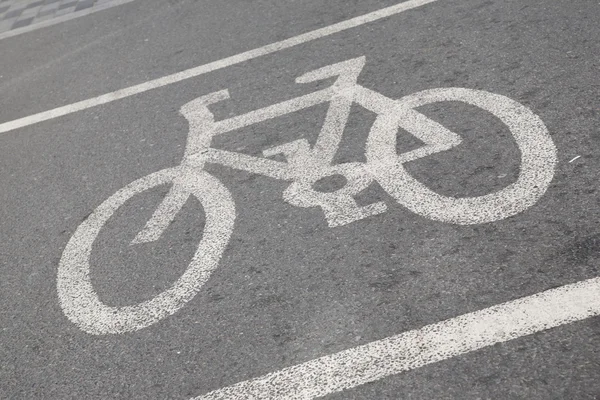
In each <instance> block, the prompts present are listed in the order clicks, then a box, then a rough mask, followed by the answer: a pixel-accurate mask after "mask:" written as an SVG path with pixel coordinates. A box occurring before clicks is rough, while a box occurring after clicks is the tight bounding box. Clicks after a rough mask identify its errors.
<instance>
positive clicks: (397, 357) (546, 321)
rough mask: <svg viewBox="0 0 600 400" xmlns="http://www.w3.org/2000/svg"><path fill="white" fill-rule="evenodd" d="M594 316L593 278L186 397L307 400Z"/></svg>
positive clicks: (597, 289) (598, 311)
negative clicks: (206, 392) (204, 393)
mask: <svg viewBox="0 0 600 400" xmlns="http://www.w3.org/2000/svg"><path fill="white" fill-rule="evenodd" d="M597 315H600V278H594V279H590V280H586V281H581V282H577V283H574V284H571V285H565V286H561V287H559V288H556V289H551V290H548V291H545V292H541V293H537V294H534V295H532V296H528V297H524V298H521V299H518V300H514V301H509V302H507V303H503V304H498V305H495V306H493V307H489V308H486V309H483V310H480V311H476V312H472V313H468V314H464V315H461V316H458V317H455V318H452V319H448V320H446V321H442V322H438V323H435V324H431V325H427V326H425V327H423V328H421V329H416V330H412V331H408V332H404V333H401V334H399V335H396V336H391V337H388V338H385V339H382V340H377V341H374V342H371V343H368V344H366V345H363V346H358V347H354V348H351V349H348V350H344V351H341V352H339V353H335V354H331V355H328V356H324V357H321V358H317V359H314V360H311V361H308V362H305V363H302V364H298V365H295V366H293V367H289V368H284V369H282V370H279V371H277V372H273V373H271V374H267V375H264V376H261V377H258V378H254V379H251V380H248V381H244V382H240V383H237V384H235V385H232V386H228V387H225V388H223V389H219V390H216V391H213V392H210V393H208V394H206V395H203V396H199V397H196V398H195V399H194V400H250V399H252V400H308V399H314V398H317V397H322V396H326V395H328V394H331V393H335V392H340V391H343V390H346V389H350V388H354V387H357V386H359V385H363V384H365V383H368V382H373V381H377V380H379V379H382V378H385V377H387V376H390V375H394V374H399V373H402V372H405V371H409V370H412V369H415V368H419V367H422V366H425V365H427V364H431V363H435V362H438V361H442V360H446V359H449V358H452V357H456V356H458V355H461V354H465V353H468V352H471V351H474V350H478V349H481V348H484V347H487V346H491V345H493V344H496V343H501V342H506V341H508V340H512V339H516V338H519V337H522V336H526V335H531V334H533V333H536V332H540V331H544V330H547V329H550V328H554V327H558V326H561V325H564V324H568V323H572V322H575V321H580V320H583V319H586V318H589V317H593V316H597Z"/></svg>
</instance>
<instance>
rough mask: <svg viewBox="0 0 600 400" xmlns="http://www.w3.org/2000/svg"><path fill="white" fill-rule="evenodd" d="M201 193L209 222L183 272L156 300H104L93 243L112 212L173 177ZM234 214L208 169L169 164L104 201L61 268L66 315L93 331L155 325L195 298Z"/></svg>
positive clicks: (60, 286)
mask: <svg viewBox="0 0 600 400" xmlns="http://www.w3.org/2000/svg"><path fill="white" fill-rule="evenodd" d="M180 177H184V179H178V181H177V182H178V184H181V185H183V186H184V187H185V189H187V190H189V192H190V195H193V196H195V197H197V198H198V200H199V201H200V203H201V204H202V207H203V208H204V212H205V214H206V224H205V227H204V232H203V235H202V240H201V241H200V244H199V246H198V249H197V251H196V253H195V255H194V257H193V259H192V261H191V263H190V265H189V266H188V268H187V269H186V271H185V272H184V273H183V274H182V275H181V277H180V278H179V279H178V280H177V281H176V282H175V283H174V284H173V285H172V286H171V287H170V288H169V289H167V290H165V291H164V292H162V293H160V294H159V295H158V296H156V297H154V298H153V299H151V300H147V301H144V302H142V303H139V304H136V305H132V306H125V307H111V306H108V305H106V304H104V303H102V301H101V300H100V299H99V297H98V295H97V294H96V292H95V290H94V288H93V286H92V283H91V281H90V255H91V252H92V245H93V242H94V241H95V240H96V237H97V236H98V234H99V232H100V230H101V229H102V227H103V226H104V224H105V223H106V222H107V221H108V219H109V218H110V217H111V216H112V215H113V213H114V212H115V211H116V210H117V209H118V208H119V207H121V206H122V205H123V204H124V203H125V202H126V201H127V200H129V199H130V198H131V197H133V196H134V195H136V194H139V193H141V192H143V191H145V190H148V189H151V188H153V187H155V186H158V185H162V184H165V183H169V182H172V181H173V180H174V179H176V178H180ZM234 219H235V205H234V203H233V200H232V198H231V195H230V194H229V191H228V190H227V189H226V188H225V187H224V186H223V184H221V183H220V182H219V181H218V180H217V179H216V178H214V177H213V176H212V175H210V174H209V173H207V172H204V171H194V173H193V174H192V173H186V172H185V170H184V169H183V168H171V169H165V170H162V171H159V172H155V173H153V174H150V175H148V176H146V177H144V178H141V179H138V180H137V181H135V182H132V183H131V184H129V185H127V186H125V187H124V188H123V189H121V190H119V191H118V192H116V193H115V194H114V195H112V196H111V197H109V198H108V199H107V200H106V201H105V202H103V203H102V204H101V205H100V206H98V208H96V210H94V212H93V213H92V214H91V215H90V216H89V217H88V218H87V219H86V220H85V221H84V222H82V223H81V225H79V227H78V228H77V230H76V231H75V233H74V234H73V236H72V237H71V240H69V243H68V244H67V246H66V248H65V251H64V252H63V256H62V258H61V261H60V265H59V268H58V280H57V286H58V296H59V300H60V305H61V307H62V309H63V311H64V313H65V315H66V316H67V317H68V318H69V319H70V320H71V321H72V322H73V323H75V324H76V325H77V326H79V327H80V328H81V329H82V330H84V331H85V332H88V333H91V334H96V335H100V334H108V333H125V332H131V331H136V330H138V329H141V328H144V327H147V326H149V325H152V324H153V323H155V322H158V321H159V320H161V319H162V318H164V317H166V316H168V315H171V314H173V313H175V312H176V311H178V310H179V309H180V308H181V307H183V306H184V305H185V304H186V303H187V302H188V301H190V300H191V299H192V298H193V297H194V296H195V295H196V293H198V291H199V290H200V288H201V287H202V286H203V285H204V283H205V282H206V281H207V280H208V278H209V277H210V274H211V272H212V271H213V270H214V269H215V268H216V267H217V266H218V263H219V260H220V259H221V256H222V254H223V252H224V251H225V247H226V246H227V243H228V242H229V238H230V236H231V232H232V230H233V223H234Z"/></svg>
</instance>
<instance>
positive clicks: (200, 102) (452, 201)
mask: <svg viewBox="0 0 600 400" xmlns="http://www.w3.org/2000/svg"><path fill="white" fill-rule="evenodd" d="M364 65H365V57H358V58H354V59H351V60H347V61H343V62H340V63H336V64H332V65H328V66H325V67H323V68H319V69H317V70H315V71H310V72H308V73H306V74H304V75H302V76H300V77H298V78H297V79H296V82H297V83H306V82H313V81H317V80H322V79H328V78H335V82H334V83H333V84H332V85H331V86H330V87H327V88H325V89H321V90H318V91H316V92H313V93H309V94H307V95H303V96H300V97H297V98H293V99H290V100H287V101H283V102H281V103H277V104H274V105H271V106H268V107H265V108H261V109H258V110H255V111H251V112H249V113H246V114H243V115H239V116H237V117H233V118H229V119H226V120H221V121H215V118H214V115H213V114H212V112H211V111H210V109H209V106H210V105H211V104H213V103H217V102H220V101H225V100H227V99H228V98H229V92H228V91H227V90H221V91H218V92H214V93H211V94H208V95H205V96H201V97H199V98H197V99H195V100H193V101H191V102H189V103H187V104H185V105H184V106H183V107H182V108H181V110H180V112H181V114H182V115H183V116H184V117H185V118H186V119H187V120H188V122H189V136H188V140H187V144H186V150H185V153H184V158H183V160H182V162H181V164H180V165H179V166H176V167H173V168H169V169H165V170H162V171H158V172H155V173H153V174H150V175H148V176H147V177H144V178H141V179H138V180H137V181H135V182H133V183H131V184H129V185H128V186H126V187H125V188H123V189H121V190H119V191H118V192H117V193H115V194H114V195H113V196H111V197H110V198H108V199H107V200H106V201H104V202H103V203H102V204H101V205H100V206H98V208H96V210H94V211H93V212H92V213H91V214H90V216H89V217H88V218H87V219H86V220H85V221H84V222H82V223H81V225H80V226H79V227H78V228H77V230H76V231H75V233H74V234H73V236H72V237H71V239H70V240H69V242H68V244H67V246H66V248H65V250H64V252H63V255H62V258H61V261H60V264H59V268H58V278H57V289H58V296H59V300H60V305H61V307H62V309H63V311H64V313H65V315H66V316H67V317H68V318H69V319H70V320H71V321H72V322H73V323H75V324H76V325H77V326H79V327H80V328H81V329H82V330H84V331H86V332H88V333H91V334H109V333H113V334H114V333H125V332H132V331H136V330H139V329H142V328H144V327H147V326H150V325H152V324H154V323H156V322H158V321H160V320H161V319H163V318H165V317H166V316H168V315H171V314H174V313H175V312H177V311H178V310H179V309H180V308H181V307H183V306H184V305H185V304H186V303H187V302H188V301H190V300H191V299H192V298H194V296H195V295H196V294H197V293H198V291H199V290H200V289H201V287H202V286H203V285H204V283H206V281H207V280H208V279H209V277H210V274H211V273H212V271H213V270H214V269H215V268H217V266H218V263H219V261H220V259H221V256H222V255H223V253H224V251H225V248H226V246H227V244H228V242H229V239H230V236H231V232H232V230H233V226H234V220H235V204H234V202H233V199H232V197H231V193H230V192H229V189H227V188H226V187H225V186H224V185H223V184H222V183H221V182H220V181H219V180H218V179H217V178H215V177H214V176H212V175H210V174H209V173H208V172H206V171H204V165H205V164H206V163H216V164H220V165H222V166H226V167H231V168H235V169H240V170H244V171H248V172H251V173H256V174H261V175H264V176H267V177H271V178H273V179H279V180H284V181H288V182H289V185H288V187H287V188H286V189H285V191H284V192H283V193H282V197H283V200H285V201H286V202H288V203H289V204H292V205H294V206H297V207H315V208H316V207H318V208H320V209H321V210H322V213H323V216H324V218H325V220H326V221H327V223H328V225H329V226H330V227H337V226H341V225H345V224H349V223H352V222H354V221H358V220H361V219H364V218H367V217H369V216H373V215H377V214H380V213H383V212H385V211H386V205H385V204H384V203H383V202H375V203H372V204H368V205H365V206H359V205H358V204H357V203H356V200H355V196H356V195H357V194H359V193H360V192H361V191H362V190H364V189H366V188H367V187H368V186H369V185H370V184H371V183H373V182H378V183H379V184H380V185H381V187H382V188H383V189H384V190H385V191H386V192H387V193H389V194H390V195H391V196H392V197H393V198H394V199H395V200H396V201H397V202H398V203H400V204H402V205H403V206H405V207H406V208H408V209H409V210H411V211H413V212H415V213H417V214H419V215H421V216H423V217H426V218H430V219H433V220H437V221H441V222H445V223H453V224H479V223H486V222H493V221H497V220H500V219H504V218H508V217H510V216H513V215H515V214H518V213H520V212H522V211H524V210H526V209H527V208H529V207H531V206H532V205H534V204H535V203H536V202H537V201H538V200H539V198H540V197H541V196H542V195H543V194H544V192H545V191H546V189H547V188H548V186H549V184H550V181H551V180H552V178H553V175H554V168H555V165H556V162H557V159H556V148H555V146H554V143H553V142H552V139H551V138H550V135H549V134H548V130H547V129H546V127H545V125H544V123H543V122H542V121H541V119H540V118H539V117H538V116H536V115H535V114H534V113H533V112H532V111H531V110H529V109H528V108H526V107H525V106H523V105H522V104H519V103H517V102H516V101H514V100H511V99H509V98H507V97H505V96H501V95H497V94H493V93H489V92H485V91H481V90H473V89H464V88H443V89H431V90H425V91H422V92H418V93H415V94H412V95H409V96H406V97H403V98H401V99H390V98H388V97H386V96H384V95H382V94H380V93H377V92H375V91H373V90H370V89H368V88H365V87H363V86H361V85H360V84H358V82H357V79H358V75H359V74H360V72H361V71H362V69H363V67H364ZM441 101H459V102H464V103H467V104H471V105H474V106H476V107H479V108H481V109H483V110H485V111H488V112H490V113H492V114H493V115H495V116H496V117H497V118H499V119H500V120H501V121H502V122H503V123H504V124H506V125H507V126H508V128H509V130H510V131H511V133H512V135H513V138H514V140H515V142H516V143H517V146H518V148H519V150H520V153H521V167H520V172H519V177H518V179H517V181H516V182H514V183H512V184H510V185H508V186H507V187H505V188H503V189H501V190H499V191H497V192H494V193H489V194H486V195H483V196H477V197H467V198H454V197H447V196H442V195H440V194H438V193H436V192H434V191H432V190H431V189H429V188H428V187H426V186H425V185H423V184H422V183H421V182H419V181H418V180H417V179H415V178H414V177H412V176H411V175H410V174H409V173H408V171H407V170H406V169H405V168H404V164H405V163H407V162H409V161H412V160H416V159H419V158H423V157H427V156H429V155H432V154H435V153H439V152H442V151H447V150H450V149H452V148H454V147H456V146H458V145H460V143H461V140H462V139H461V137H460V135H458V134H457V133H455V132H452V131H450V130H449V129H447V128H445V127H444V126H442V125H441V124H439V123H437V122H435V121H433V120H431V119H429V118H427V117H426V116H425V115H423V114H421V113H420V112H418V111H417V110H416V108H417V107H419V106H421V105H425V104H430V103H434V102H441ZM322 103H329V108H328V110H327V114H326V117H325V121H324V123H323V126H322V129H321V132H320V133H319V136H318V139H317V141H316V143H315V144H314V145H313V146H311V145H310V144H309V143H308V142H307V141H306V140H295V141H292V142H290V143H285V144H282V145H279V146H276V147H273V148H270V149H266V150H265V151H264V153H263V155H264V157H254V156H249V155H246V154H241V153H236V152H230V151H225V150H220V149H215V148H212V147H211V142H212V139H213V138H214V137H216V136H218V135H220V134H224V133H227V132H230V131H232V130H235V129H240V128H244V127H246V126H249V125H253V124H256V123H259V122H262V121H266V120H269V119H272V118H276V117H279V116H282V115H286V114H289V113H292V112H295V111H298V110H302V109H305V108H308V107H312V106H314V105H317V104H322ZM354 103H357V104H359V105H361V106H363V107H364V108H366V109H367V110H369V111H371V112H373V113H375V114H376V115H377V117H376V119H375V122H374V123H373V126H372V127H371V130H370V131H369V136H368V139H367V145H366V149H365V153H366V159H367V161H366V162H365V163H358V162H352V163H343V164H337V165H334V164H333V159H334V156H335V154H336V152H337V150H338V147H339V145H340V142H341V139H342V135H343V132H344V128H345V126H346V123H347V122H348V116H349V114H350V109H351V106H352V104H354ZM399 129H404V130H405V131H407V132H409V133H410V134H412V135H414V136H415V137H417V138H418V139H420V140H421V141H422V142H423V143H424V146H422V147H420V148H418V149H416V150H413V151H410V152H407V153H403V154H397V152H396V135H397V132H398V130H399ZM276 154H282V155H283V156H284V158H285V161H284V162H283V161H275V160H273V159H270V158H268V157H271V156H273V155H276ZM333 175H341V176H342V177H343V179H344V182H345V184H344V185H343V186H342V187H340V188H337V189H336V190H334V191H332V192H325V191H318V190H316V189H315V188H314V187H315V184H316V182H317V181H319V180H321V179H322V178H325V177H328V176H333ZM166 183H171V184H172V187H171V189H170V191H169V193H168V194H167V195H166V196H165V198H164V199H163V201H162V202H161V204H160V205H159V206H158V208H157V210H156V211H155V212H154V214H153V215H152V217H151V218H150V220H149V221H148V222H147V224H146V226H145V227H144V229H143V230H142V231H141V232H139V233H138V235H137V236H136V237H135V238H134V239H133V241H132V245H135V244H137V243H144V242H150V241H154V240H157V239H159V238H160V236H161V234H162V232H163V231H164V230H165V229H166V227H168V226H169V224H170V223H171V222H172V221H173V219H174V218H175V216H176V214H177V213H178V212H179V210H180V209H181V208H182V207H183V206H184V204H185V203H186V200H187V199H188V198H189V196H195V197H197V198H198V200H200V203H201V204H202V206H203V207H204V210H205V214H206V225H205V228H204V233H203V236H202V239H201V241H200V244H199V246H198V250H197V251H196V253H195V255H194V257H193V259H192V261H191V262H190V265H189V266H188V268H187V269H186V271H185V272H184V273H183V274H182V276H181V277H180V278H179V279H178V280H177V281H176V282H175V283H174V284H173V285H172V286H171V287H170V288H169V289H167V290H165V291H164V292H162V293H160V294H159V295H157V296H156V297H155V298H153V299H151V300H148V301H145V302H142V303H140V304H137V305H131V306H126V307H110V306H108V305H106V304H104V303H102V301H101V300H100V298H99V297H98V295H97V293H96V292H95V290H94V288H93V286H92V283H91V280H90V276H89V273H90V268H91V266H90V255H91V252H92V245H93V243H94V241H95V239H96V237H97V236H98V234H99V232H100V230H101V229H102V227H103V226H104V224H105V223H106V222H107V221H108V219H109V218H110V217H111V215H112V214H113V213H114V212H115V211H116V210H117V209H118V208H119V207H121V206H122V205H123V204H124V203H125V202H126V201H127V200H129V199H130V198H132V197H133V196H135V195H137V194H139V193H142V192H144V191H146V190H149V189H151V188H153V187H155V186H158V185H161V184H166Z"/></svg>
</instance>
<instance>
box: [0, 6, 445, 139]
mask: <svg viewBox="0 0 600 400" xmlns="http://www.w3.org/2000/svg"><path fill="white" fill-rule="evenodd" d="M435 1H438V0H409V1H405V2H403V3H400V4H396V5H394V6H391V7H386V8H382V9H380V10H377V11H373V12H370V13H368V14H364V15H361V16H359V17H355V18H351V19H348V20H346V21H342V22H338V23H336V24H333V25H329V26H326V27H324V28H319V29H316V30H314V31H310V32H307V33H303V34H301V35H298V36H294V37H291V38H289V39H285V40H282V41H279V42H275V43H271V44H268V45H266V46H262V47H258V48H256V49H253V50H249V51H246V52H243V53H239V54H236V55H234V56H231V57H226V58H223V59H221V60H217V61H213V62H210V63H208V64H204V65H200V66H197V67H194V68H190V69H186V70H185V71H181V72H177V73H175V74H171V75H167V76H163V77H162V78H158V79H154V80H151V81H147V82H144V83H140V84H139V85H134V86H130V87H127V88H124V89H120V90H117V91H114V92H110V93H106V94H103V95H100V96H97V97H92V98H91V99H87V100H82V101H78V102H76V103H72V104H68V105H66V106H62V107H58V108H54V109H52V110H48V111H43V112H41V113H37V114H33V115H30V116H27V117H23V118H19V119H16V120H13V121H9V122H5V123H3V124H0V133H5V132H9V131H12V130H15V129H18V128H23V127H25V126H29V125H33V124H37V123H38V122H42V121H47V120H50V119H53V118H58V117H62V116H63V115H68V114H72V113H75V112H77V111H82V110H87V109H88V108H92V107H96V106H99V105H102V104H107V103H110V102H112V101H115V100H119V99H124V98H126V97H129V96H133V95H136V94H139V93H144V92H147V91H148V90H152V89H156V88H160V87H163V86H167V85H170V84H172V83H176V82H181V81H183V80H186V79H189V78H193V77H196V76H200V75H203V74H206V73H209V72H212V71H216V70H219V69H223V68H227V67H229V66H231V65H235V64H239V63H242V62H245V61H248V60H252V59H253V58H258V57H261V56H264V55H267V54H271V53H275V52H277V51H280V50H284V49H289V48H290V47H294V46H297V45H299V44H303V43H307V42H310V41H313V40H316V39H319V38H322V37H325V36H329V35H333V34H334V33H338V32H342V31H345V30H347V29H351V28H355V27H357V26H360V25H364V24H367V23H369V22H373V21H377V20H380V19H382V18H386V17H389V16H392V15H395V14H399V13H401V12H404V11H407V10H411V9H413V8H417V7H420V6H422V5H425V4H428V3H433V2H435Z"/></svg>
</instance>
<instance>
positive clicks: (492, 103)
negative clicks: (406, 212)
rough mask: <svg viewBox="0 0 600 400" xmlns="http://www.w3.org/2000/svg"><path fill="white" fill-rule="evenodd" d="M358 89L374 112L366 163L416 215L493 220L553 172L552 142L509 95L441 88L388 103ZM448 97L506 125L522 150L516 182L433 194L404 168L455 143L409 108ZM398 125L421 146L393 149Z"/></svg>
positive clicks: (532, 195)
mask: <svg viewBox="0 0 600 400" xmlns="http://www.w3.org/2000/svg"><path fill="white" fill-rule="evenodd" d="M358 92H359V94H358V96H357V97H358V99H359V100H358V102H359V104H361V105H363V106H364V107H365V108H367V109H371V110H373V111H375V112H377V113H378V114H379V116H378V117H377V120H376V121H375V123H374V125H373V128H372V129H371V132H370V133H369V138H368V141H367V153H366V154H367V168H368V169H369V171H370V172H371V173H372V174H373V175H374V176H375V178H376V179H377V182H378V183H379V184H380V185H381V187H382V188H383V189H384V190H385V191H386V192H388V193H389V194H390V195H391V196H392V197H393V198H394V199H395V200H396V201H398V203H400V204H402V205H403V206H405V207H407V208H408V209H410V210H411V211H413V212H415V213H417V214H419V215H422V216H424V217H427V218H431V219H434V220H438V221H443V222H449V223H454V224H481V223H485V222H492V221H497V220H499V219H504V218H507V217H510V216H513V215H516V214H518V213H520V212H522V211H523V210H526V209H527V208H529V207H531V206H532V205H533V204H535V203H536V202H537V201H538V200H539V198H540V197H541V196H542V195H543V194H544V193H545V192H546V189H547V188H548V186H549V185H550V182H551V181H552V178H553V177H554V169H555V165H556V162H557V157H556V147H555V146H554V143H553V142H552V138H551V137H550V135H549V134H548V130H547V129H546V126H545V125H544V123H543V122H542V120H541V119H540V118H539V117H538V116H537V115H535V114H534V113H533V112H532V111H531V110H530V109H528V108H527V107H525V106H523V105H522V104H520V103H517V102H516V101H514V100H511V99H509V98H508V97H505V96H501V95H498V94H493V93H489V92H485V91H482V90H474V89H464V88H440V89H430V90H424V91H422V92H418V93H415V94H412V95H409V96H405V97H403V98H401V99H400V100H398V101H396V102H390V101H389V100H388V99H386V98H384V97H383V96H381V95H380V94H378V93H376V92H373V91H365V90H364V89H362V88H361V89H359V90H358ZM447 101H459V102H464V103H467V104H471V105H473V106H476V107H478V108H481V109H482V110H485V111H487V112H489V113H491V114H493V115H494V116H496V117H497V118H498V119H500V121H502V122H503V123H504V124H505V125H506V126H507V127H508V129H509V130H510V132H511V134H512V136H513V139H514V140H515V141H516V143H517V146H518V148H519V151H520V153H521V163H520V166H519V176H518V178H517V181H516V182H514V183H512V184H510V185H509V186H507V187H505V188H503V189H502V190H499V191H497V192H494V193H490V194H487V195H484V196H476V197H464V198H457V197H449V196H442V195H440V194H438V193H435V192H434V191H432V190H431V189H429V188H428V187H426V186H425V185H423V184H422V183H421V182H419V181H418V180H417V179H415V178H413V177H412V176H411V175H410V174H409V173H408V171H407V170H406V169H405V167H404V164H405V163H406V162H408V161H412V160H415V159H417V158H421V157H424V156H426V155H429V154H434V153H437V152H440V151H446V150H449V149H451V148H452V147H454V146H456V145H458V144H459V143H460V141H461V139H460V137H459V136H458V135H456V134H454V133H452V132H450V131H448V129H446V128H444V127H443V126H441V125H440V124H438V123H436V122H434V121H432V120H430V119H429V118H427V117H425V116H424V115H423V114H421V113H419V112H417V111H415V110H414V109H415V108H417V107H420V106H423V105H426V104H431V103H437V102H447ZM390 107H393V108H392V109H389V108H390ZM386 108H388V109H386ZM398 128H402V129H404V130H406V131H407V132H409V133H411V134H412V135H414V136H415V137H417V138H419V139H420V140H421V141H423V142H424V143H425V144H426V145H425V146H423V147H420V148H418V149H416V150H414V151H411V152H408V153H404V154H400V155H398V154H396V136H397V132H398Z"/></svg>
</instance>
